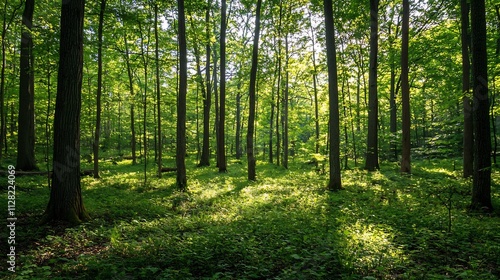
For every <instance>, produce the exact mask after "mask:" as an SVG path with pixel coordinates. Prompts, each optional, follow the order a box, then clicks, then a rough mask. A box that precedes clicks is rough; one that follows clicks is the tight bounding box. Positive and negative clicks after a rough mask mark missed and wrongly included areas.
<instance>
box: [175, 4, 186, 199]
mask: <svg viewBox="0 0 500 280" xmlns="http://www.w3.org/2000/svg"><path fill="white" fill-rule="evenodd" d="M177 5H178V13H179V14H178V17H179V55H180V61H179V64H180V65H179V69H180V70H179V94H178V96H177V153H176V164H177V188H178V189H179V190H180V191H186V190H187V178H186V160H185V157H186V93H187V46H186V17H185V15H184V0H177Z"/></svg>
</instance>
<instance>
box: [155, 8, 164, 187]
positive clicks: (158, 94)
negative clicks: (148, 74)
mask: <svg viewBox="0 0 500 280" xmlns="http://www.w3.org/2000/svg"><path fill="white" fill-rule="evenodd" d="M154 9H155V60H156V112H157V114H158V116H157V117H156V118H157V122H158V123H157V125H158V148H157V151H158V158H157V161H158V162H157V164H158V171H157V173H158V174H157V175H158V177H159V178H161V167H162V147H163V145H162V137H161V99H160V97H161V92H160V50H159V42H158V4H156V3H155V5H154Z"/></svg>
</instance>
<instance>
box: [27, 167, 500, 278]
mask: <svg viewBox="0 0 500 280" xmlns="http://www.w3.org/2000/svg"><path fill="white" fill-rule="evenodd" d="M298 167H299V166H298V165H297V166H296V168H298ZM382 167H383V169H382V171H375V172H368V171H365V170H362V169H359V168H355V169H350V170H344V171H343V172H342V178H343V186H344V190H342V191H339V192H330V191H327V190H326V183H327V179H328V177H327V176H325V175H321V174H318V173H317V171H316V170H314V169H290V170H285V169H283V168H278V167H275V166H273V165H269V164H264V163H261V164H260V165H259V166H258V168H259V169H258V170H259V171H258V174H265V176H263V175H260V176H258V179H257V181H255V182H249V181H248V180H247V177H246V172H245V171H246V169H245V168H246V166H245V165H244V164H234V165H233V166H231V169H230V172H228V173H223V174H220V173H217V171H216V169H215V168H192V171H191V172H189V173H188V177H189V179H188V182H189V185H188V191H187V192H179V191H178V190H177V188H176V185H175V174H164V176H162V178H161V179H159V178H157V177H156V176H155V173H154V172H149V173H147V176H148V178H147V179H148V182H147V184H146V185H144V177H143V176H144V173H142V172H141V169H142V168H143V167H142V166H123V167H120V168H122V170H118V171H120V172H109V173H103V176H102V178H101V179H100V180H96V179H93V178H91V177H85V178H82V188H83V195H84V200H85V205H86V208H87V210H88V211H89V213H90V215H91V217H92V220H91V221H89V222H87V223H84V224H82V225H81V226H79V227H76V228H74V230H68V231H64V230H63V231H62V232H61V233H60V234H55V233H50V234H42V235H41V236H40V237H39V238H38V239H40V240H42V241H40V242H38V241H37V242H36V244H38V245H37V246H35V245H34V244H35V243H33V244H32V245H30V248H31V249H27V250H28V251H26V252H27V256H28V255H29V256H32V257H25V258H24V259H23V261H24V262H25V263H26V265H27V267H28V268H29V267H33V265H36V267H39V266H44V265H46V264H47V263H48V262H53V263H54V264H56V265H57V267H58V269H59V270H61V271H64V273H66V274H75V275H77V274H79V273H82V271H83V270H85V271H86V273H90V274H92V275H98V277H97V278H106V277H107V276H110V277H111V276H113V275H116V274H117V273H118V272H117V271H123V272H124V274H123V275H136V273H137V272H135V271H136V270H137V269H140V270H141V273H143V274H144V275H150V276H152V275H153V276H154V275H159V274H158V273H160V272H162V273H164V274H165V275H170V276H172V275H175V277H174V278H177V279H187V278H196V279H198V278H203V277H210V276H212V275H215V274H217V273H219V274H218V275H221V277H220V278H223V279H237V278H249V277H247V276H248V275H254V276H252V277H253V278H260V279H300V278H301V279H342V278H344V279H360V278H363V277H368V278H369V277H372V278H376V279H394V278H403V279H406V278H412V277H417V276H418V277H421V278H422V279H424V278H428V277H427V276H429V275H431V276H436V275H437V276H439V275H445V274H447V273H448V274H449V275H452V276H456V275H457V274H459V273H466V274H467V275H472V276H474V275H479V274H474V273H475V272H474V271H473V270H471V269H469V267H471V266H472V265H475V266H476V267H481V269H482V270H481V271H486V270H487V269H489V270H490V271H495V270H494V269H493V268H491V267H492V266H494V265H495V264H496V262H497V257H496V252H497V249H498V244H497V243H498V241H499V240H500V239H499V238H500V236H498V231H497V230H496V227H497V226H498V225H499V222H498V219H496V218H495V217H493V219H491V218H490V217H489V216H485V215H471V214H469V213H468V212H467V211H466V208H467V205H468V203H469V202H470V201H469V197H470V181H468V180H462V179H460V178H458V179H457V178H453V176H455V175H454V173H453V171H452V170H451V169H450V168H447V164H445V165H444V166H441V165H436V166H431V165H427V163H422V164H421V165H419V164H418V165H416V166H415V169H416V170H417V175H414V176H401V175H400V174H399V172H398V171H397V170H391V168H387V166H384V165H383V166H382ZM292 168H295V167H294V166H292ZM427 169H428V170H429V171H428V172H429V174H430V176H429V177H425V172H427V171H425V170H427ZM386 170H389V171H386ZM259 172H260V173H259ZM450 174H451V175H450ZM436 176H441V177H444V178H445V179H442V180H439V181H438V182H439V183H440V184H436V183H435V182H436V179H435V178H436ZM20 181H21V182H23V184H26V185H28V187H27V188H26V189H27V190H29V189H30V188H32V187H30V186H31V184H35V183H36V182H37V180H32V179H28V178H22V180H20ZM493 182H494V184H493V200H494V204H495V203H496V204H498V201H499V196H498V184H497V183H496V182H498V173H493ZM31 191H33V192H36V193H37V194H38V193H43V195H37V197H40V196H41V197H43V196H44V195H45V196H46V195H48V190H47V189H43V188H41V187H35V188H32V190H31ZM449 194H452V196H449ZM21 199H23V196H20V200H21ZM40 200H42V199H40ZM45 203H46V201H45V200H43V201H42V202H36V203H34V202H33V205H34V206H32V207H38V208H43V207H44V205H45ZM450 203H451V204H450ZM449 205H451V208H449ZM24 207H26V206H24ZM24 209H26V210H25V211H39V210H28V209H32V208H24ZM449 212H450V213H451V220H449V219H448V214H449ZM450 221H451V232H450V233H448V228H449V223H450ZM42 230H43V229H42ZM38 234H39V235H40V233H38ZM59 235H60V237H59ZM54 236H56V237H54ZM75 242H77V243H78V246H76V245H75V244H74V243H75ZM471 244H473V245H474V246H475V247H474V248H471ZM456 246H460V247H459V248H461V250H462V251H459V252H455V251H454V250H455V249H454V248H455V247H456ZM71 248H75V249H71ZM463 248H469V249H467V250H465V249H463ZM58 250H66V251H67V252H68V253H67V254H64V255H62V257H59V253H58ZM471 250H480V251H481V252H483V254H484V258H485V260H481V259H478V258H469V257H468V256H469V255H470V253H469V251H471ZM474 252H475V251H474ZM64 258H67V259H69V260H65V259H64ZM429 260H430V261H429ZM145 263H148V265H147V266H146V267H149V268H145V267H144V264H145ZM30 265H31V266H30ZM423 266H426V267H427V269H422V267H423ZM139 267H140V268H139ZM443 267H448V268H449V269H453V272H449V269H448V270H445V269H443ZM113 271H114V272H113ZM318 275H319V276H318ZM464 275H465V274H464ZM170 276H168V277H170ZM168 277H167V279H173V278H172V277H170V278H168ZM429 277H430V276H429ZM372 278H369V279H372ZM431 278H432V277H431ZM484 279H488V277H486V278H484ZM490 279H491V278H490Z"/></svg>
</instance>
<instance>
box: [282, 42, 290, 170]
mask: <svg viewBox="0 0 500 280" xmlns="http://www.w3.org/2000/svg"><path fill="white" fill-rule="evenodd" d="M285 65H286V66H285V92H284V96H283V167H284V168H286V169H288V142H289V141H288V99H289V90H290V87H289V76H290V71H289V69H288V67H289V57H288V34H286V36H285Z"/></svg>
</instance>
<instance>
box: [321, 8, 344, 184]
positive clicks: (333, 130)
mask: <svg viewBox="0 0 500 280" xmlns="http://www.w3.org/2000/svg"><path fill="white" fill-rule="evenodd" d="M323 6H324V7H323V8H324V13H325V32H326V55H327V65H328V92H329V94H328V96H329V109H330V113H329V124H328V129H329V133H330V150H329V162H330V181H329V183H328V189H329V190H332V191H338V190H340V189H342V183H341V178H340V131H339V89H338V79H337V58H336V56H337V54H336V50H335V48H336V47H335V29H334V25H333V8H332V0H323Z"/></svg>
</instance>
